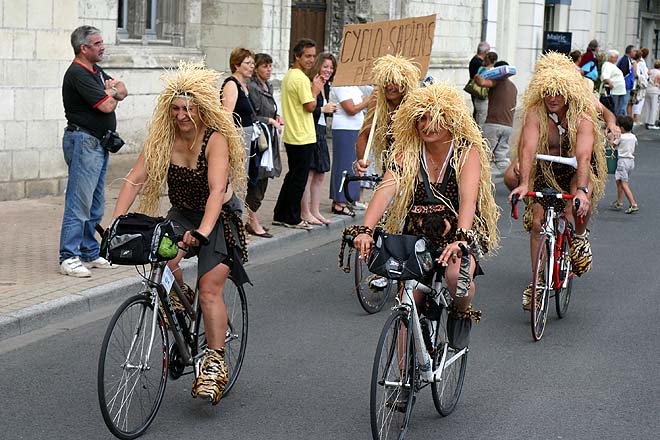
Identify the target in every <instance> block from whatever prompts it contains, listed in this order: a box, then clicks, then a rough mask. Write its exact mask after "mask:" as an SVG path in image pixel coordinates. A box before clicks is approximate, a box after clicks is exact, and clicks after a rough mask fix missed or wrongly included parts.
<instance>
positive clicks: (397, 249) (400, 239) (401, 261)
mask: <svg viewBox="0 0 660 440" xmlns="http://www.w3.org/2000/svg"><path fill="white" fill-rule="evenodd" d="M430 250H431V244H430V243H429V242H428V240H427V239H426V238H424V237H422V236H416V235H406V234H388V233H384V232H379V231H378V230H377V231H376V233H375V234H374V245H373V247H372V248H371V253H370V254H369V260H368V261H367V266H368V267H369V271H371V272H372V273H375V274H376V275H380V276H382V277H385V278H389V279H391V280H397V281H402V280H415V279H419V278H421V277H422V276H424V274H426V273H427V272H428V271H429V270H431V269H432V268H433V258H432V257H431V252H430Z"/></svg>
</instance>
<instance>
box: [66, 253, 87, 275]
mask: <svg viewBox="0 0 660 440" xmlns="http://www.w3.org/2000/svg"><path fill="white" fill-rule="evenodd" d="M60 273H61V274H62V275H70V276H72V277H76V278H89V277H91V276H92V273H91V272H90V271H89V269H87V268H86V267H85V266H84V265H83V264H82V262H81V261H80V258H78V257H71V258H67V259H66V260H64V261H62V263H61V264H60Z"/></svg>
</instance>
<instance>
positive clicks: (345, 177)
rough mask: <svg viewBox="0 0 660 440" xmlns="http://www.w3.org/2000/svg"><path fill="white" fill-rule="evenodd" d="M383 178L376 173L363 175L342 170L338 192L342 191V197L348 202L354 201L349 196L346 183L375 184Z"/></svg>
mask: <svg viewBox="0 0 660 440" xmlns="http://www.w3.org/2000/svg"><path fill="white" fill-rule="evenodd" d="M381 180H383V178H382V177H381V176H379V175H378V174H365V175H363V176H355V175H349V174H348V171H346V170H344V171H343V172H342V177H341V183H340V185H339V192H343V193H344V197H345V198H346V201H347V202H348V203H354V202H355V200H354V199H353V198H352V197H351V195H350V193H349V191H348V185H349V184H350V183H351V182H374V183H375V184H378V183H380V181H381Z"/></svg>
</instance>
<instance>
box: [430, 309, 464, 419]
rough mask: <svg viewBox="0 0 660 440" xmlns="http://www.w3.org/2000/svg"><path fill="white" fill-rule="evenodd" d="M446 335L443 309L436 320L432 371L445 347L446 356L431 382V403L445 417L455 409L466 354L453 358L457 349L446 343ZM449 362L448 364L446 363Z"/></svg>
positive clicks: (445, 314) (445, 311) (445, 320)
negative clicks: (437, 379) (438, 373)
mask: <svg viewBox="0 0 660 440" xmlns="http://www.w3.org/2000/svg"><path fill="white" fill-rule="evenodd" d="M448 341H449V339H448V337H447V310H446V309H445V310H443V311H442V314H441V315H440V319H439V320H438V327H437V329H436V332H435V345H434V346H435V352H434V353H433V371H435V370H436V369H437V368H438V367H439V366H440V362H441V361H442V354H443V353H444V349H445V347H447V356H446V361H445V367H444V368H443V370H442V373H441V376H440V381H436V382H431V394H432V395H433V405H435V409H436V410H437V411H438V413H439V414H440V415H441V416H443V417H446V416H448V415H449V414H451V413H452V412H453V411H454V409H456V404H457V403H458V399H459V397H460V396H461V390H462V389H463V381H464V379H465V368H466V367H467V355H468V352H467V351H465V352H464V353H463V355H462V356H460V357H458V358H454V356H455V355H456V353H457V351H459V350H455V349H453V348H451V347H449V344H448ZM447 364H449V365H447Z"/></svg>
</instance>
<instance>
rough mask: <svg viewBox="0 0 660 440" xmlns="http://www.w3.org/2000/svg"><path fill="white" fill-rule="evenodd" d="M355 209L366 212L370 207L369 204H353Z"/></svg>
mask: <svg viewBox="0 0 660 440" xmlns="http://www.w3.org/2000/svg"><path fill="white" fill-rule="evenodd" d="M353 207H354V208H355V209H357V210H358V211H364V210H366V209H367V208H368V207H369V205H368V204H367V203H362V202H355V203H353Z"/></svg>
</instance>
